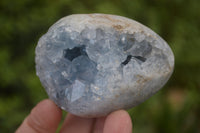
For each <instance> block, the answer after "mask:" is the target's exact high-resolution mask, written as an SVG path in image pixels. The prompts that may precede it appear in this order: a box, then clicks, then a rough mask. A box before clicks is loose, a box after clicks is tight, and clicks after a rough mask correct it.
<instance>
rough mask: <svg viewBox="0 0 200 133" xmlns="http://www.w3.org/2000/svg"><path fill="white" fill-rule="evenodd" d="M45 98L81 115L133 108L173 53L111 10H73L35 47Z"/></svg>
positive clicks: (161, 79) (167, 71) (163, 78)
mask: <svg viewBox="0 0 200 133" xmlns="http://www.w3.org/2000/svg"><path fill="white" fill-rule="evenodd" d="M35 61H36V71H37V75H38V76H39V78H40V81H41V83H42V85H43V86H44V88H45V89H46V92H47V93H48V95H49V97H50V99H52V100H53V101H54V102H55V103H56V104H57V105H58V106H59V107H61V108H62V109H64V110H66V111H68V112H70V113H72V114H74V115H78V116H82V117H100V116H105V115H107V114H108V113H110V112H112V111H115V110H118V109H129V108H131V107H134V106H136V105H138V104H140V103H142V102H143V101H145V100H146V99H148V98H149V97H151V96H152V95H153V94H155V93H156V92H157V91H158V90H159V89H160V88H162V87H163V85H164V84H165V83H166V82H167V81H168V79H169V77H170V76H171V74H172V72H173V68H174V55H173V53H172V51H171V49H170V47H169V46H168V44H167V43H166V42H165V41H164V40H163V39H162V38H161V37H160V36H158V35H157V34H156V33H155V32H153V31H152V30H150V29H149V28H147V27H146V26H144V25H142V24H140V23H138V22H136V21H134V20H131V19H128V18H125V17H121V16H116V15H107V14H76V15H70V16H67V17H64V18H62V19H60V20H59V21H57V22H56V23H55V24H54V25H53V26H51V27H50V28H49V30H48V32H47V33H46V34H44V35H43V36H42V37H41V38H40V40H39V42H38V45H37V47H36V58H35Z"/></svg>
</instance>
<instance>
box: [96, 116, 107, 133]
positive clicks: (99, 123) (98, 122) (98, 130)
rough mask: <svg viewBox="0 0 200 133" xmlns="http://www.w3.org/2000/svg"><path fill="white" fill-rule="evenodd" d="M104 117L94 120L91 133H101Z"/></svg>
mask: <svg viewBox="0 0 200 133" xmlns="http://www.w3.org/2000/svg"><path fill="white" fill-rule="evenodd" d="M105 120H106V117H101V118H96V122H95V125H94V131H93V133H103V128H104V123H105Z"/></svg>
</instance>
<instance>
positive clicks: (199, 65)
mask: <svg viewBox="0 0 200 133" xmlns="http://www.w3.org/2000/svg"><path fill="white" fill-rule="evenodd" d="M199 5H200V1H199V0H190V1H187V0H57V1H53V0H51V1H50V0H28V1H27V0H16V1H13V0H1V1H0V29H1V30H0V81H1V82H0V132H6V133H8V132H14V131H15V129H16V128H17V127H18V126H19V124H20V123H21V122H22V120H23V119H24V118H25V116H26V115H27V114H28V113H29V112H30V110H31V108H32V107H33V106H34V105H35V104H36V103H37V102H39V101H40V100H42V99H44V98H47V95H46V93H45V91H44V89H43V87H42V86H41V84H40V81H39V79H38V78H37V77H36V74H35V64H34V49H35V46H36V44H37V41H38V39H39V37H40V36H41V35H42V34H44V33H45V32H46V31H47V30H48V28H49V27H50V26H51V25H52V24H53V23H54V22H56V21H57V20H58V19H60V18H61V17H63V16H66V15H69V14H74V13H109V14H117V15H122V16H126V17H129V18H132V19H135V20H137V21H139V22H141V23H143V24H144V25H147V26H148V27H150V28H151V29H153V30H154V31H156V32H157V33H158V34H159V35H161V36H162V37H163V38H164V39H165V40H166V41H167V42H168V43H169V44H170V46H171V48H172V50H173V51H174V54H175V59H176V66H175V69H174V74H173V76H172V78H171V79H170V81H169V82H168V84H167V85H166V86H165V87H164V89H163V90H162V91H160V92H159V93H158V94H156V95H155V96H153V97H152V98H150V99H149V100H147V101H146V102H144V103H143V104H141V105H139V106H138V107H135V108H133V109H131V110H129V113H130V115H131V117H132V118H133V127H134V130H133V131H134V132H135V133H145V132H148V133H151V132H163V133H165V132H166V133H168V132H171V133H177V132H182V133H191V132H192V133H197V132H200V128H199V125H200V120H199V118H200V113H199V112H200V106H199V105H200V82H199V81H200V58H199V56H200V54H199V49H200V37H199V36H200V30H199V29H200V12H199Z"/></svg>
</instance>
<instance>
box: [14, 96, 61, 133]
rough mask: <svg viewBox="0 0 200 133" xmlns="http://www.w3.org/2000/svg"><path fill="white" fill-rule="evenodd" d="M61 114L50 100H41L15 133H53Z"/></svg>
mask: <svg viewBox="0 0 200 133" xmlns="http://www.w3.org/2000/svg"><path fill="white" fill-rule="evenodd" d="M61 116H62V112H61V109H60V108H58V107H57V106H56V105H55V104H54V103H53V102H52V101H51V100H48V99H46V100H43V101H41V102H40V103H38V104H37V105H36V107H34V108H33V109H32V111H31V113H30V115H29V116H28V117H27V118H26V119H25V120H24V121H23V123H22V124H21V126H20V127H19V128H18V129H17V131H16V133H38V132H40V133H55V131H56V129H57V127H58V124H59V122H60V120H61Z"/></svg>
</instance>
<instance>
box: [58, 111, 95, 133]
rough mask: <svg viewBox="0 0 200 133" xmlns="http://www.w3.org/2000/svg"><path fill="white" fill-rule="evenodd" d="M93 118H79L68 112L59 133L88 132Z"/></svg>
mask: <svg viewBox="0 0 200 133" xmlns="http://www.w3.org/2000/svg"><path fill="white" fill-rule="evenodd" d="M93 122H94V119H92V118H81V117H78V116H75V115H72V114H68V115H67V117H66V119H65V121H64V123H63V126H62V128H61V130H60V133H90V132H91V131H92V127H93Z"/></svg>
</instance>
